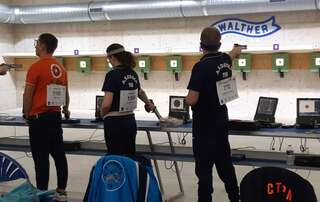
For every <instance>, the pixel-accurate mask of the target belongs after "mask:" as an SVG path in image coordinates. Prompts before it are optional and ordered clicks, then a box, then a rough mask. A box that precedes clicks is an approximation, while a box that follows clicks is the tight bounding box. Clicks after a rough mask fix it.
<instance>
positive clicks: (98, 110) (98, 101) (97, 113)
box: [95, 95, 104, 119]
mask: <svg viewBox="0 0 320 202" xmlns="http://www.w3.org/2000/svg"><path fill="white" fill-rule="evenodd" d="M103 98H104V96H102V95H97V96H96V111H95V117H96V118H97V119H99V118H102V117H101V109H102V102H103Z"/></svg>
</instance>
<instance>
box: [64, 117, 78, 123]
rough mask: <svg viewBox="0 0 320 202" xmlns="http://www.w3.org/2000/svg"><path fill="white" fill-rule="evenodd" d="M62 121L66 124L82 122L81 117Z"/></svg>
mask: <svg viewBox="0 0 320 202" xmlns="http://www.w3.org/2000/svg"><path fill="white" fill-rule="evenodd" d="M61 123H64V124H74V123H80V119H70V118H69V119H62V120H61Z"/></svg>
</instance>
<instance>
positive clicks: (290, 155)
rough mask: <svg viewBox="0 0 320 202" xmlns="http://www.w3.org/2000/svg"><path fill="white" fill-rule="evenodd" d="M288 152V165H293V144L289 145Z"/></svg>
mask: <svg viewBox="0 0 320 202" xmlns="http://www.w3.org/2000/svg"><path fill="white" fill-rule="evenodd" d="M286 153H287V165H289V166H293V165H294V151H293V147H292V145H291V144H289V145H288V147H287V151H286Z"/></svg>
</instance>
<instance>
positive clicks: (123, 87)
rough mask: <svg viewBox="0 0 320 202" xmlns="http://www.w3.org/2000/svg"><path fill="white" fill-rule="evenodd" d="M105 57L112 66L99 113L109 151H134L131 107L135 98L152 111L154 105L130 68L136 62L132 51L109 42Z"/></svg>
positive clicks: (103, 88) (125, 152)
mask: <svg viewBox="0 0 320 202" xmlns="http://www.w3.org/2000/svg"><path fill="white" fill-rule="evenodd" d="M107 59H108V61H109V62H110V63H111V65H112V67H113V69H112V70H111V71H109V72H108V73H107V74H106V77H105V80H104V84H103V87H102V91H103V92H104V93H105V96H104V99H103V103H102V116H103V118H104V137H105V141H106V145H107V149H108V153H110V154H116V155H127V154H134V153H135V151H136V149H135V139H136V134H137V125H136V120H135V116H134V113H133V111H134V109H135V108H136V107H137V98H139V99H141V100H142V101H143V102H144V103H145V107H146V110H147V111H154V109H155V106H154V105H153V103H152V102H151V101H150V100H149V99H148V97H147V95H146V93H145V91H144V90H143V89H142V88H141V86H140V82H139V77H138V75H137V73H136V72H135V71H134V70H133V68H134V67H135V65H136V64H135V60H134V57H133V55H132V53H130V52H128V51H125V49H124V47H123V46H122V45H120V44H111V45H110V46H109V47H108V48H107Z"/></svg>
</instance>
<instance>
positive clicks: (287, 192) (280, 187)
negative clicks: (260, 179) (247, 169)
mask: <svg viewBox="0 0 320 202" xmlns="http://www.w3.org/2000/svg"><path fill="white" fill-rule="evenodd" d="M266 192H267V195H268V196H270V197H273V196H275V195H278V194H283V195H284V200H283V201H284V202H291V201H292V190H291V189H290V188H289V187H287V186H286V185H285V184H284V183H283V182H268V183H267V186H266Z"/></svg>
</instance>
